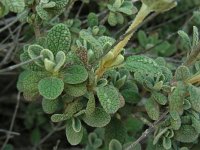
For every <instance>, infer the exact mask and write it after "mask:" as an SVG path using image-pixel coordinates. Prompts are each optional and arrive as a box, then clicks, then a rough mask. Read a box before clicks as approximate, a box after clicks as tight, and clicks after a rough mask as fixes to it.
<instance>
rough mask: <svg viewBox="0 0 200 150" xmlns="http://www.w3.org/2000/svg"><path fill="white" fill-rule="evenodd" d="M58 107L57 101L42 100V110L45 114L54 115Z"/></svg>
mask: <svg viewBox="0 0 200 150" xmlns="http://www.w3.org/2000/svg"><path fill="white" fill-rule="evenodd" d="M58 106H59V100H58V99H54V100H49V99H45V98H43V99H42V108H43V110H44V112H45V113H47V114H52V113H54V112H55V111H56V110H57V108H58Z"/></svg>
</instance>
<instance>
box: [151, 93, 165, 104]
mask: <svg viewBox="0 0 200 150" xmlns="http://www.w3.org/2000/svg"><path fill="white" fill-rule="evenodd" d="M151 97H152V98H153V99H154V100H155V101H156V102H157V103H159V104H160V105H165V104H166V103H167V97H166V96H165V95H164V94H162V93H158V92H152V95H151Z"/></svg>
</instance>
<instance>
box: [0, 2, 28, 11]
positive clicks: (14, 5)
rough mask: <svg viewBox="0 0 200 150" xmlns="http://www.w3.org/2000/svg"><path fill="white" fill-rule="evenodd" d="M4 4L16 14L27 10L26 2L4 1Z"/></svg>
mask: <svg viewBox="0 0 200 150" xmlns="http://www.w3.org/2000/svg"><path fill="white" fill-rule="evenodd" d="M2 2H3V4H4V5H6V6H8V8H9V10H10V11H12V12H15V13H20V12H22V11H23V10H24V8H25V2H24V0H2Z"/></svg>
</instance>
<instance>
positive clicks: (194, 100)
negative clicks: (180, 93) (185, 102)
mask: <svg viewBox="0 0 200 150" xmlns="http://www.w3.org/2000/svg"><path fill="white" fill-rule="evenodd" d="M189 94H190V99H189V101H190V103H191V105H192V109H194V110H195V111H197V112H200V89H199V87H195V86H193V85H190V86H189Z"/></svg>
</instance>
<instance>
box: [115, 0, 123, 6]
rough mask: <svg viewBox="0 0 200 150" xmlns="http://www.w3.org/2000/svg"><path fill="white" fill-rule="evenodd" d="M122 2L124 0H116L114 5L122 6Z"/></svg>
mask: <svg viewBox="0 0 200 150" xmlns="http://www.w3.org/2000/svg"><path fill="white" fill-rule="evenodd" d="M122 3H123V1H122V0H115V2H114V3H113V7H115V8H120V6H121V5H122Z"/></svg>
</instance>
